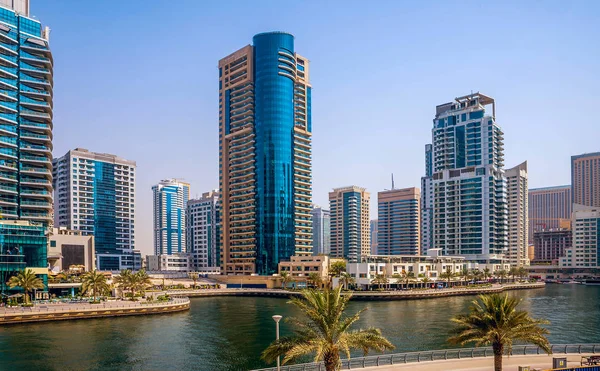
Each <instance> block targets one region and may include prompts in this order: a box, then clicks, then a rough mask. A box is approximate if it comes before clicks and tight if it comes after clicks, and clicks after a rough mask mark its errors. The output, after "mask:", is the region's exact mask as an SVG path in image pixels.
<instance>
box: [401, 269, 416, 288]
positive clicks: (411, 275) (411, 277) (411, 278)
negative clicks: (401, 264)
mask: <svg viewBox="0 0 600 371" xmlns="http://www.w3.org/2000/svg"><path fill="white" fill-rule="evenodd" d="M402 279H403V280H404V284H405V285H406V288H407V289H408V284H409V283H410V281H414V280H415V274H414V273H413V272H407V271H404V270H403V271H402Z"/></svg>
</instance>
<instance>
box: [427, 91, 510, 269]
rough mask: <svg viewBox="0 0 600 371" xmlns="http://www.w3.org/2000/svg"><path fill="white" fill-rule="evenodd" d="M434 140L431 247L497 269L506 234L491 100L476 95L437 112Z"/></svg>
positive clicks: (500, 141)
mask: <svg viewBox="0 0 600 371" xmlns="http://www.w3.org/2000/svg"><path fill="white" fill-rule="evenodd" d="M489 106H491V108H492V114H491V115H489V114H487V113H486V107H489ZM432 139H433V148H432V149H433V154H432V178H433V181H432V182H433V198H434V205H433V219H434V220H433V245H434V247H435V248H440V249H442V252H443V253H444V254H445V255H460V256H464V257H465V258H466V259H467V260H470V261H479V262H487V263H499V262H500V261H501V260H502V259H503V257H504V251H505V249H506V248H507V246H508V231H507V204H506V178H505V177H504V135H503V133H502V130H501V129H500V127H499V126H498V125H497V124H496V121H495V102H494V99H493V98H490V97H488V96H486V95H483V94H481V93H474V94H469V95H467V96H464V97H460V98H456V99H455V101H454V102H450V103H446V104H442V105H439V106H437V107H436V115H435V119H434V120H433V130H432Z"/></svg>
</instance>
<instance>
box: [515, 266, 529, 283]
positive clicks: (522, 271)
mask: <svg viewBox="0 0 600 371" xmlns="http://www.w3.org/2000/svg"><path fill="white" fill-rule="evenodd" d="M517 275H518V276H519V279H521V280H522V279H523V277H525V276H528V275H529V271H528V270H527V269H526V268H525V267H519V269H518V271H517Z"/></svg>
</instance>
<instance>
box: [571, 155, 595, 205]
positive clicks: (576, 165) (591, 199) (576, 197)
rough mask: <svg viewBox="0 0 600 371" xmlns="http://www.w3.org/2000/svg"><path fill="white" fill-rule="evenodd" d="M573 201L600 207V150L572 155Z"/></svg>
mask: <svg viewBox="0 0 600 371" xmlns="http://www.w3.org/2000/svg"><path fill="white" fill-rule="evenodd" d="M571 187H572V188H573V191H572V194H571V195H572V197H573V203H574V204H578V205H584V206H593V207H600V152H595V153H585V154H583V155H578V156H571Z"/></svg>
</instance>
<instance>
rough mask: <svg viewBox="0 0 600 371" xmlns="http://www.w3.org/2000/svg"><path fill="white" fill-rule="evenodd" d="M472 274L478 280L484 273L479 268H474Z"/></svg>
mask: <svg viewBox="0 0 600 371" xmlns="http://www.w3.org/2000/svg"><path fill="white" fill-rule="evenodd" d="M471 274H472V275H473V278H475V280H476V281H479V279H481V276H482V275H483V273H482V272H481V271H480V270H479V269H473V270H472V271H471Z"/></svg>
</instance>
